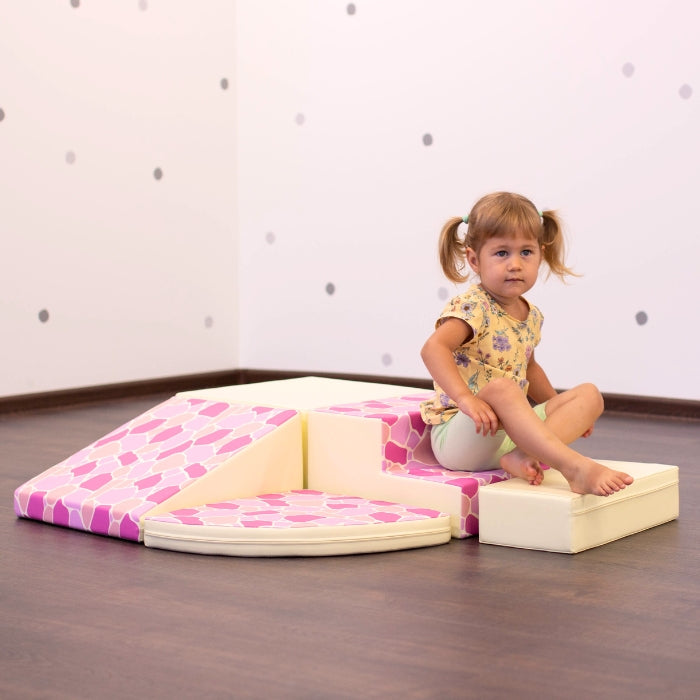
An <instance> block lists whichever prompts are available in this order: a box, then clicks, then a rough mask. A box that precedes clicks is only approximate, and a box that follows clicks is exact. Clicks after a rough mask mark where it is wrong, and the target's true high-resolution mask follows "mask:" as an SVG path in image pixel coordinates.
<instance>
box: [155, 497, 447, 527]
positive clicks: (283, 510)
mask: <svg viewBox="0 0 700 700" xmlns="http://www.w3.org/2000/svg"><path fill="white" fill-rule="evenodd" d="M441 515H442V514H441V513H440V512H438V511H437V510H432V509H430V508H414V507H411V506H405V505H401V504H399V503H389V502H388V501H371V500H366V499H364V498H359V497H357V496H336V495H333V494H328V493H324V492H322V491H313V490H309V489H304V490H295V491H286V492H285V493H268V494H264V495H261V496H255V497H254V498H241V499H236V500H235V501H224V502H222V503H210V504H208V505H204V506H198V507H196V508H181V509H179V510H174V511H172V512H170V513H163V514H160V515H153V516H150V517H147V518H146V519H147V520H148V521H158V522H162V523H171V524H176V525H193V526H197V525H207V526H216V527H231V528H272V529H276V530H281V529H289V528H308V527H312V528H320V527H337V526H348V525H377V524H384V523H403V522H409V521H414V520H427V519H431V518H437V517H440V516H441Z"/></svg>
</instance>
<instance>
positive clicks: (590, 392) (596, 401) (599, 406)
mask: <svg viewBox="0 0 700 700" xmlns="http://www.w3.org/2000/svg"><path fill="white" fill-rule="evenodd" d="M574 391H576V392H577V393H578V394H579V395H580V396H581V398H582V400H583V401H585V403H586V405H587V406H589V407H590V410H591V411H592V412H594V413H595V414H596V416H600V414H601V413H602V412H603V409H604V408H605V402H604V401H603V396H602V394H601V393H600V390H599V389H598V387H597V386H596V385H595V384H591V383H590V382H587V383H586V384H579V385H578V386H577V387H576V388H575V389H574Z"/></svg>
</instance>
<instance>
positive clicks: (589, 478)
mask: <svg viewBox="0 0 700 700" xmlns="http://www.w3.org/2000/svg"><path fill="white" fill-rule="evenodd" d="M464 224H466V225H467V226H466V234H465V235H464V237H461V236H460V233H459V230H460V229H461V228H462V227H463V225H464ZM542 262H544V263H546V265H547V266H548V268H549V272H553V273H554V274H555V275H557V276H558V277H560V278H561V279H564V277H565V276H566V275H570V274H573V273H572V272H571V270H569V268H568V267H566V265H565V264H564V240H563V234H562V230H561V225H560V223H559V220H558V218H557V216H556V213H555V212H553V211H545V212H538V211H537V209H536V207H535V206H534V205H533V204H532V202H530V200H528V199H526V198H525V197H522V196H521V195H517V194H511V193H508V192H497V193H494V194H490V195H487V196H485V197H483V198H482V199H480V200H479V201H478V202H477V203H476V204H475V205H474V207H473V209H472V210H471V212H470V213H469V216H468V217H464V219H462V218H459V217H455V218H452V219H450V220H449V221H447V223H446V224H445V225H444V227H443V229H442V232H441V234H440V263H441V265H442V269H443V271H444V273H445V275H446V277H447V278H448V279H450V280H451V281H453V282H455V283H460V282H465V281H466V280H467V279H468V277H469V270H471V271H473V272H474V274H475V275H477V276H478V278H479V283H478V284H474V285H472V286H471V287H470V288H469V289H468V290H467V291H466V292H465V293H464V294H461V295H459V296H457V297H455V298H454V299H452V300H451V301H450V302H449V303H448V304H447V306H446V307H445V309H444V310H443V312H442V314H441V315H440V318H439V319H438V321H437V323H436V326H435V331H434V333H433V334H432V335H431V336H430V337H429V338H428V340H427V341H426V343H425V345H424V346H423V349H422V352H421V356H422V358H423V361H424V362H425V365H426V367H427V368H428V371H429V372H430V374H431V376H432V377H433V380H434V385H435V396H434V398H433V399H431V400H429V401H425V402H423V404H421V414H422V416H423V420H424V421H425V422H426V423H427V424H429V425H431V426H432V427H431V440H432V446H433V451H434V452H435V456H436V458H437V460H438V461H439V462H440V464H441V465H442V466H444V467H446V468H447V469H458V470H464V471H483V470H485V469H496V468H498V467H501V468H502V469H505V470H506V471H507V472H508V473H510V474H511V475H513V476H516V477H521V478H523V479H526V480H527V481H528V482H529V483H531V484H533V485H537V484H540V483H541V482H542V478H543V473H542V467H541V464H540V463H544V464H548V465H549V466H551V467H554V468H555V469H558V470H559V471H560V472H561V473H562V474H563V475H564V477H565V478H566V480H567V481H568V482H569V486H570V487H571V490H572V491H574V492H575V493H592V494H597V495H600V496H608V495H610V494H612V493H614V492H615V491H619V490H620V489H623V488H625V486H626V485H627V484H631V483H632V481H633V479H632V477H631V476H629V475H628V474H625V473H623V472H619V471H615V470H613V469H609V468H608V467H605V466H603V465H602V464H598V463H597V462H594V461H593V460H592V459H589V458H588V457H584V456H583V455H581V454H579V453H578V452H576V451H575V450H573V449H571V448H570V447H568V444H569V443H570V442H573V441H574V440H576V439H577V438H578V437H581V436H584V437H587V436H588V435H590V434H591V432H592V430H593V424H594V423H595V421H596V419H597V418H598V417H599V416H600V414H601V413H602V411H603V399H602V397H601V395H600V392H599V391H598V389H597V388H596V387H595V386H593V385H592V384H581V385H579V386H577V387H575V388H573V389H570V390H569V391H564V392H562V393H560V394H558V393H557V392H556V391H555V390H554V388H553V387H552V385H551V384H550V382H549V379H548V378H547V375H546V374H545V372H544V370H543V369H542V367H540V365H539V364H538V363H537V361H536V360H535V347H536V346H537V344H538V343H539V340H540V330H541V327H542V314H541V312H540V310H539V309H538V308H537V307H536V306H533V305H532V304H529V303H528V302H527V301H526V300H525V298H524V297H523V296H522V295H523V294H525V293H526V292H527V291H528V290H529V289H531V288H532V286H533V285H534V284H535V282H536V280H537V276H538V273H539V269H540V265H541V263H542ZM467 266H468V268H467ZM528 397H530V399H532V401H533V402H534V403H535V404H536V405H535V406H534V408H533V407H532V406H531V404H530V402H529V401H528Z"/></svg>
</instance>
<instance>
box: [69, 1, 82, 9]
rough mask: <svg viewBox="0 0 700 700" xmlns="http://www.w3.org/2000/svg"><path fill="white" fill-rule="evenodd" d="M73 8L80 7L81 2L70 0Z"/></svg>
mask: <svg viewBox="0 0 700 700" xmlns="http://www.w3.org/2000/svg"><path fill="white" fill-rule="evenodd" d="M70 4H71V7H80V0H70Z"/></svg>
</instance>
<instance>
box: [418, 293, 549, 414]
mask: <svg viewBox="0 0 700 700" xmlns="http://www.w3.org/2000/svg"><path fill="white" fill-rule="evenodd" d="M529 307H530V313H529V314H528V317H527V319H525V320H524V321H519V320H518V319H516V318H513V317H512V316H510V314H508V313H507V312H506V311H505V310H504V309H503V307H501V306H500V305H499V304H498V302H497V301H496V300H495V299H494V298H493V297H492V296H491V295H490V294H489V293H488V292H487V291H485V290H484V289H483V288H482V287H481V286H480V285H473V286H471V287H470V288H469V289H468V290H467V291H466V292H465V293H464V294H460V295H459V296H457V297H455V298H454V299H452V300H451V301H449V302H448V304H447V305H446V306H445V308H444V309H443V311H442V314H440V318H439V319H438V321H437V323H436V326H437V325H439V324H440V323H442V321H444V320H445V319H446V318H459V319H461V320H463V321H465V322H466V323H467V324H469V326H471V328H472V330H473V331H474V335H473V337H472V339H471V340H470V341H469V342H468V343H466V344H464V345H462V346H460V347H459V348H457V349H456V350H455V352H454V360H455V364H456V365H457V369H458V370H459V373H460V375H461V376H462V379H463V380H464V383H465V384H466V385H467V386H468V387H469V390H470V391H471V392H472V393H473V394H478V393H479V391H481V389H483V387H485V386H486V384H488V383H489V382H490V381H491V380H492V379H496V378H497V377H506V378H508V379H511V380H512V381H514V382H515V383H516V384H517V385H518V386H519V387H520V388H521V389H522V390H523V392H525V393H527V389H528V381H527V365H528V363H529V361H530V358H531V357H532V354H533V352H534V351H535V347H536V346H537V344H538V343H539V342H540V333H541V329H542V322H543V317H542V312H541V311H540V310H539V309H538V308H537V307H536V306H533V305H532V304H529ZM457 410H458V409H457V406H456V405H455V403H454V402H453V401H451V400H450V398H449V397H448V396H447V394H446V393H445V392H444V391H443V390H442V389H441V388H440V387H439V386H438V385H437V383H435V396H434V397H433V398H432V399H430V400H428V401H424V402H423V403H422V404H421V416H422V417H423V420H424V421H425V422H426V423H428V424H432V425H437V424H439V423H444V422H446V421H448V420H449V419H450V418H451V417H452V416H453V415H454V414H455V413H457Z"/></svg>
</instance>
